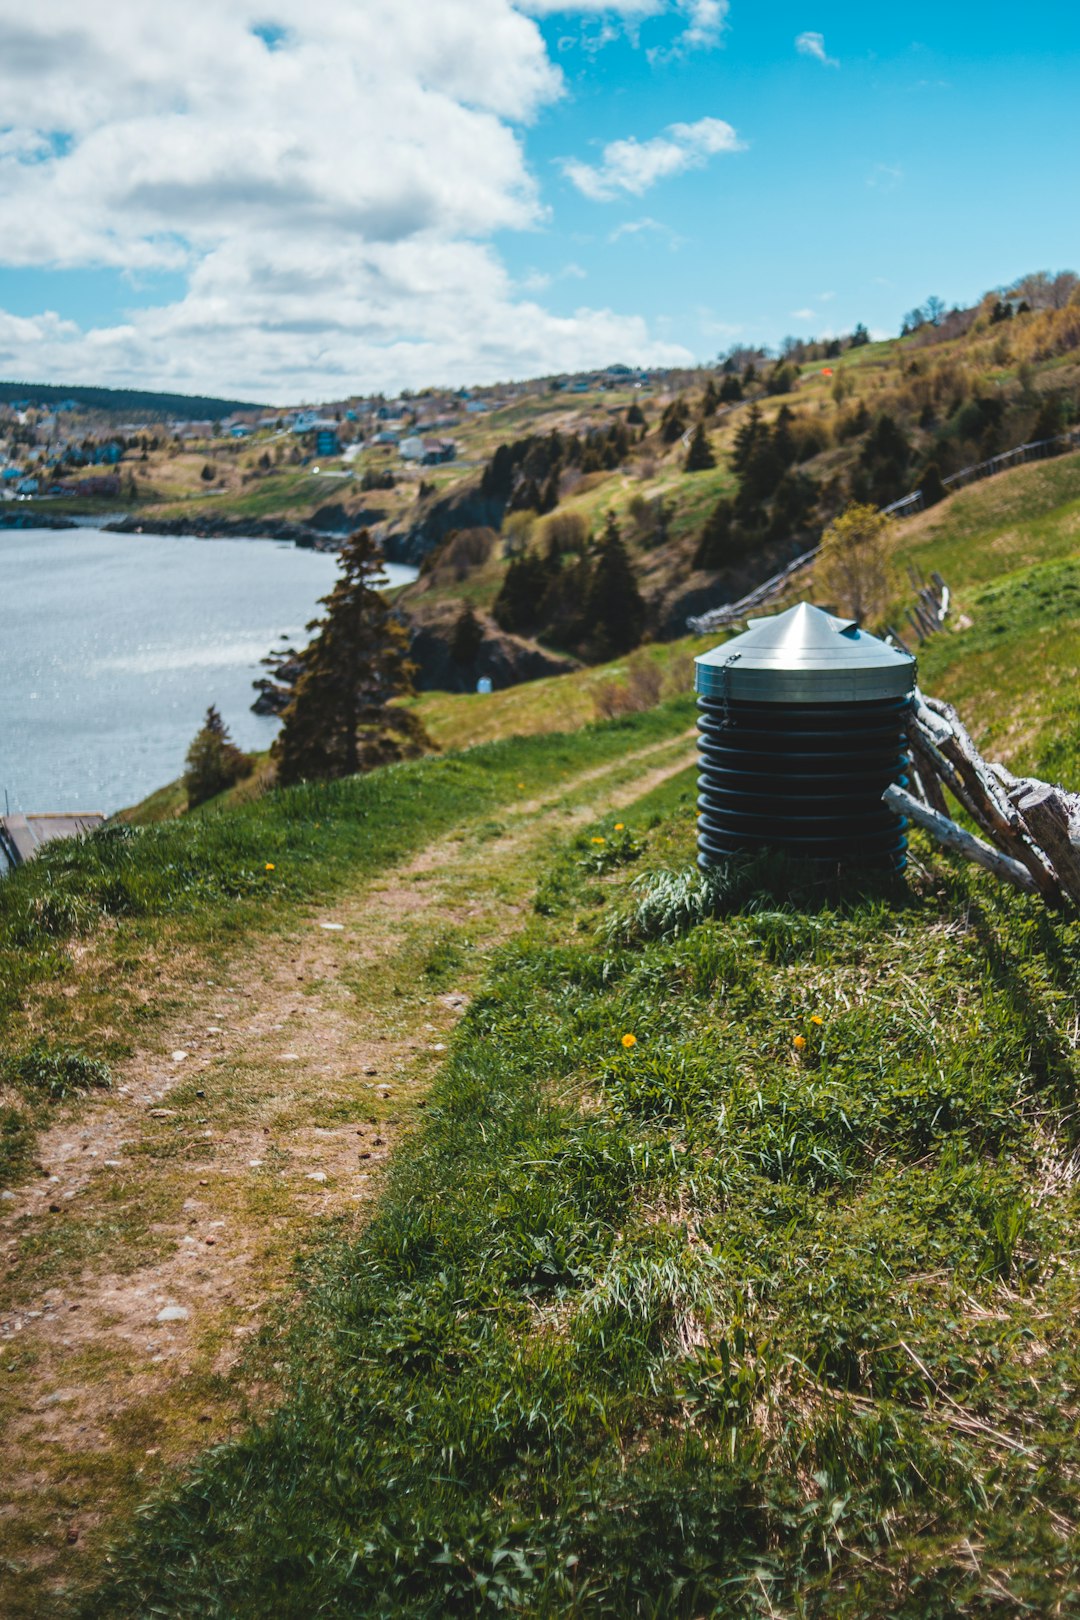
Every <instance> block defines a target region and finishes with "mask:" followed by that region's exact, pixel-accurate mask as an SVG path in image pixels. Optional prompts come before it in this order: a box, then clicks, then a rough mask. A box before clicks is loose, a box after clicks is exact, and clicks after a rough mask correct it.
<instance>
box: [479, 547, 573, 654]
mask: <svg viewBox="0 0 1080 1620" xmlns="http://www.w3.org/2000/svg"><path fill="white" fill-rule="evenodd" d="M555 566H556V567H557V566H558V564H557V562H556V564H555ZM551 572H552V570H551V568H550V567H549V565H548V562H547V560H546V559H545V558H543V557H538V556H537V555H536V553H535V552H531V551H527V552H525V553H524V555H523V556H521V557H515V558H514V560H513V562H512V563H511V564H510V566H509V568H508V569H507V570H506V574H505V576H504V578H503V582H502V586H501V588H500V590H499V594H498V596H497V597H496V598H495V604H494V606H493V607H492V610H491V612H492V617H493V618H494V620H495V623H496V624H497V625H498V626H499V628H500V629H501V630H509V631H510V632H511V634H520V633H521V632H523V631H529V630H534V629H535V628H536V626H537V625H538V624H539V623H540V603H541V601H542V600H543V597H544V593H545V591H546V590H547V587H548V584H549V581H550V577H551Z"/></svg>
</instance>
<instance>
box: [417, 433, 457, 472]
mask: <svg viewBox="0 0 1080 1620" xmlns="http://www.w3.org/2000/svg"><path fill="white" fill-rule="evenodd" d="M456 455H457V445H456V444H455V443H454V441H453V440H452V439H425V440H424V441H423V453H422V455H421V457H420V465H421V466H422V467H436V466H438V465H439V463H440V462H443V461H453V460H454V458H455V457H456Z"/></svg>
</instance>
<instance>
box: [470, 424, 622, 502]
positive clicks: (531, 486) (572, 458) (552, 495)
mask: <svg viewBox="0 0 1080 1620" xmlns="http://www.w3.org/2000/svg"><path fill="white" fill-rule="evenodd" d="M643 420H644V419H643ZM632 443H633V440H632V437H631V430H630V428H629V427H628V426H627V424H626V422H623V421H613V422H611V423H609V424H607V425H605V426H604V427H597V428H589V429H587V430H586V431H585V432H584V433H570V434H562V433H559V432H557V431H553V432H551V433H546V434H530V435H529V437H528V438H525V439H516V440H514V442H513V443H511V444H500V445H499V447H498V449H497V450H496V451H495V454H494V455H493V456H492V458H491V460H490V461H489V462H488V464H487V466H486V467H485V468H484V472H483V476H482V478H481V480H480V493H481V494H482V495H484V496H487V497H490V498H494V499H496V500H499V501H501V502H502V503H503V505H504V507H505V508H506V509H507V510H508V511H511V512H519V511H520V512H526V511H528V512H539V513H541V514H543V513H546V512H553V511H554V510H555V507H556V506H557V505H558V503H559V493H560V481H561V479H562V477H563V474H564V473H566V472H568V471H570V470H571V469H574V470H576V471H577V472H579V473H583V474H584V473H591V472H611V471H613V470H614V469H615V468H616V467H619V466H621V465H622V463H623V462H624V461H625V460H626V458H627V456H628V455H629V453H630V448H631V444H632Z"/></svg>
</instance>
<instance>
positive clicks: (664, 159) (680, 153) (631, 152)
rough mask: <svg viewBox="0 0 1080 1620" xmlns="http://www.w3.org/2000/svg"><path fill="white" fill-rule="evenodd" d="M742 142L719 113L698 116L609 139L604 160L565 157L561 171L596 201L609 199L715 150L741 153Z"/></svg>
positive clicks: (696, 163) (638, 191) (636, 191)
mask: <svg viewBox="0 0 1080 1620" xmlns="http://www.w3.org/2000/svg"><path fill="white" fill-rule="evenodd" d="M742 150H743V143H742V142H741V141H740V140H739V138H738V136H737V135H736V133H735V131H734V130H733V129H732V127H731V125H730V124H728V123H725V121H724V120H723V119H722V118H699V119H698V121H697V123H695V124H670V125H669V126H668V128H667V131H666V132H665V133H664V134H663V135H654V136H653V137H652V139H651V140H648V141H639V140H637V139H636V137H635V136H633V135H630V136H628V137H627V138H626V139H625V140H622V141H610V142H609V143H608V145H607V146H605V147H604V153H603V161H602V162H601V163H600V164H599V165H597V166H593V165H590V164H588V163H582V162H580V161H579V159H577V158H567V159H566V160H565V161H564V162H563V166H562V168H563V173H564V174H565V175H566V177H567V179H568V180H570V181H571V182H572V183H573V184H574V185H575V186H576V187H577V188H578V190H579V191H580V192H582V193H584V195H585V196H586V197H591V198H592V199H593V201H594V202H610V201H611V199H612V198H613V197H617V196H618V195H619V193H620V192H622V191H626V192H630V193H631V195H633V196H635V197H640V196H641V195H642V193H643V192H645V191H648V189H649V187H650V186H654V185H655V184H656V182H657V181H658V180H666V179H669V178H670V177H671V176H672V175H675V174H682V173H683V171H684V170H686V169H699V168H701V166H702V164H704V163H705V161H706V159H708V158H709V157H712V156H713V155H714V154H715V153H717V152H740V151H742Z"/></svg>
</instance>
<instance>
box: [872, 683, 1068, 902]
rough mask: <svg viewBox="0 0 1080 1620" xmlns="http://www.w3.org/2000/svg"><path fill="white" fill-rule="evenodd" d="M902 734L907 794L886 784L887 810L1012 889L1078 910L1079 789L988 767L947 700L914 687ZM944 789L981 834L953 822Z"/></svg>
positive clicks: (995, 767) (991, 765) (991, 766)
mask: <svg viewBox="0 0 1080 1620" xmlns="http://www.w3.org/2000/svg"><path fill="white" fill-rule="evenodd" d="M907 737H908V745H909V749H910V760H911V771H910V783H911V787H912V790H913V791H912V792H911V793H908V792H905V791H904V789H903V788H901V787H899V786H896V785H893V786H891V787H888V788H886V789H885V793H884V795H883V797H884V799H885V802H886V804H888V805H889V806H890V808H891V809H893V810H895V811H897V812H898V813H899V814H901V815H906V816H909V817H910V818H911V820H912V821H915V822H917V823H918V825H919V826H920V827H924V828H925V829H926V831H927V832H929V833H931V834H932V835H933V837H935V838H937V839H938V840H939V841H940V842H941V843H943V844H944V845H945V846H946V848H947V849H951V850H954V851H955V852H956V853H957V854H959V855H963V856H964V857H965V858H966V859H967V860H970V861H975V862H976V863H977V864H978V865H979V866H983V867H985V868H986V869H987V870H988V871H991V872H993V873H994V874H995V876H997V877H1000V878H1002V879H1004V881H1005V882H1007V883H1011V884H1013V885H1014V887H1016V888H1018V889H1023V890H1024V891H1025V892H1026V893H1028V894H1038V895H1040V896H1041V897H1042V898H1043V899H1044V900H1045V901H1046V902H1047V904H1049V905H1053V906H1060V905H1070V904H1071V905H1073V906H1076V907H1077V908H1080V794H1077V793H1070V792H1069V791H1068V790H1067V789H1065V788H1063V787H1059V786H1058V785H1057V784H1056V783H1053V782H1042V781H1040V780H1039V779H1038V778H1037V777H1032V776H1022V777H1017V776H1013V774H1012V772H1011V771H1008V770H1006V769H1005V767H1004V766H1003V765H996V764H990V763H989V762H988V761H986V760H985V759H983V757H982V755H981V754H980V753H979V750H978V749H977V748H976V746H975V744H974V742H973V741H972V739H971V735H970V733H969V732H968V729H967V727H966V726H965V725H964V723H963V721H962V720H961V719H960V716H959V715H958V714H957V712H956V710H955V709H954V708H953V707H952V705H951V704H949V703H942V702H941V701H940V700H939V699H937V698H931V697H926V696H925V695H924V694H923V693H922V692H920V691H919V689H918V687H916V688H915V697H914V701H913V703H912V706H911V708H910V710H909V711H908V718H907ZM946 791H948V792H949V793H950V794H951V795H952V797H953V798H954V799H955V800H956V803H957V804H958V805H959V806H960V807H961V809H962V810H963V811H964V812H965V813H966V814H967V815H968V816H969V817H970V819H971V820H972V821H973V822H974V823H975V825H976V826H977V827H978V829H979V831H980V832H981V833H982V834H983V838H978V837H976V836H974V835H973V834H972V833H970V832H968V831H966V830H965V829H964V828H963V827H960V826H958V825H957V823H956V822H955V821H954V820H952V818H951V817H950V816H949V813H948V805H947V801H946V798H945V793H946Z"/></svg>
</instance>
